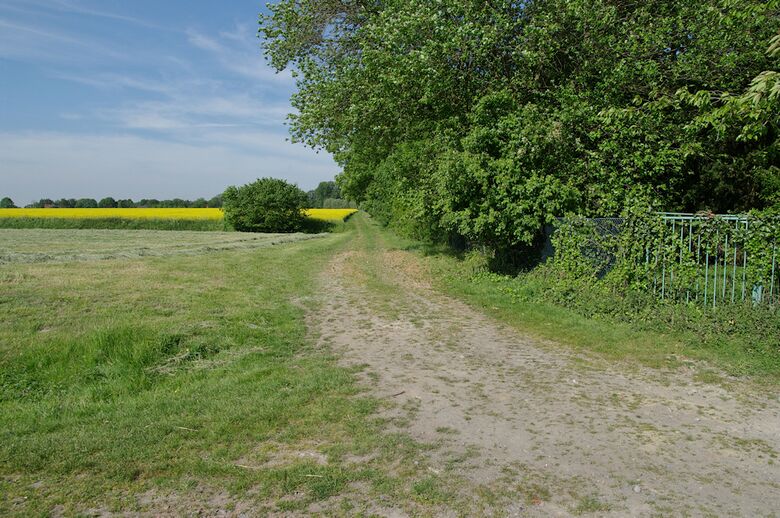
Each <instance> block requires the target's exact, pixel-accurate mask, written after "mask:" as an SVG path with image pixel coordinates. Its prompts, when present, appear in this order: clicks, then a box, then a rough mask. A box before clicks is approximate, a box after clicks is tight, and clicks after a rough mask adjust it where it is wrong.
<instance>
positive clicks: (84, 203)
mask: <svg viewBox="0 0 780 518" xmlns="http://www.w3.org/2000/svg"><path fill="white" fill-rule="evenodd" d="M97 206H98V203H97V201H96V200H95V199H93V198H81V199H79V200H77V201H76V208H77V209H96V208H97Z"/></svg>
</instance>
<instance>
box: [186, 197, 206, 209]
mask: <svg viewBox="0 0 780 518" xmlns="http://www.w3.org/2000/svg"><path fill="white" fill-rule="evenodd" d="M208 206H209V203H208V202H207V201H206V199H205V198H198V199H197V200H195V201H193V202H192V203H191V204H190V207H192V208H194V209H205V208H206V207H208Z"/></svg>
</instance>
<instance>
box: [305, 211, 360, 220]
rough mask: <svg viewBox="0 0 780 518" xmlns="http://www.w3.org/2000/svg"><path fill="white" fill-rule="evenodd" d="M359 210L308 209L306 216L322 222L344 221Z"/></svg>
mask: <svg viewBox="0 0 780 518" xmlns="http://www.w3.org/2000/svg"><path fill="white" fill-rule="evenodd" d="M356 212H357V209H306V216H307V217H309V218H311V219H319V220H322V221H344V220H345V219H347V218H348V217H349V216H351V215H352V214H354V213H356Z"/></svg>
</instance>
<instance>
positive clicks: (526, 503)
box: [313, 223, 780, 516]
mask: <svg viewBox="0 0 780 518" xmlns="http://www.w3.org/2000/svg"><path fill="white" fill-rule="evenodd" d="M358 227H359V237H358V239H357V244H356V245H355V246H354V247H353V249H352V250H351V251H348V252H344V253H342V254H340V255H338V256H337V257H336V258H335V259H334V260H333V262H332V263H331V265H330V268H329V269H328V270H327V271H326V272H325V275H324V276H323V278H322V283H323V292H324V293H327V294H328V299H329V303H328V304H326V305H324V309H322V310H321V312H320V313H319V314H317V315H314V316H313V322H314V324H315V326H316V328H317V329H318V330H319V333H320V335H321V340H322V342H323V344H327V345H328V346H329V347H332V348H333V349H334V350H335V351H336V352H337V353H339V354H340V355H341V356H342V357H343V362H344V363H345V364H358V365H363V364H365V365H367V369H366V371H365V372H366V376H365V384H366V386H368V387H370V391H371V392H372V393H373V394H374V395H375V396H377V397H379V398H382V399H384V400H387V401H391V402H394V403H395V404H392V405H390V406H389V408H388V409H387V410H386V411H385V416H386V417H387V418H388V419H389V423H390V424H389V425H388V428H389V429H391V430H396V431H397V430H401V431H403V432H405V433H408V434H410V435H411V436H412V437H413V438H415V439H417V440H419V441H422V442H426V443H431V444H435V445H436V447H435V448H433V449H432V450H431V453H430V456H429V457H427V458H426V459H425V462H427V463H428V464H429V465H430V468H429V469H430V470H431V471H432V472H433V473H437V474H441V476H442V477H445V478H447V477H448V478H452V479H453V480H454V479H459V480H461V483H460V484H461V485H460V487H461V489H462V491H463V492H464V494H467V495H473V497H474V498H475V499H476V498H486V495H487V498H489V499H492V501H493V503H492V504H491V505H492V506H493V507H492V508H493V509H494V510H495V511H497V512H498V514H508V515H516V516H526V515H530V516H568V515H571V514H581V513H587V512H592V513H595V514H596V515H612V516H655V515H663V516H669V515H674V516H678V515H685V516H687V515H691V516H708V515H714V516H777V515H778V514H779V513H780V458H778V452H779V451H780V403H779V402H778V401H777V399H774V400H773V399H767V398H761V397H757V396H755V395H747V394H736V393H732V392H729V391H727V390H726V389H724V388H721V387H719V386H713V385H704V384H698V383H695V382H693V381H692V379H691V376H690V375H686V374H684V373H660V372H657V371H649V370H647V371H638V372H637V371H632V372H631V373H630V374H629V373H626V370H625V369H620V368H619V366H616V365H601V364H599V363H598V362H596V363H595V365H597V366H594V362H589V361H583V359H582V358H578V357H576V356H574V355H569V354H567V353H566V351H565V349H564V348H562V347H557V346H555V345H550V344H541V343H535V342H534V341H533V340H530V339H529V338H527V337H524V336H523V335H522V334H520V333H518V332H517V331H514V330H512V329H509V328H507V327H506V326H503V325H501V324H498V323H497V322H495V321H493V320H492V319H490V318H488V317H487V316H485V315H483V314H481V313H479V312H477V311H475V310H474V309H472V308H470V307H468V306H467V305H465V304H464V303H462V302H460V301H457V300H454V299H452V298H449V297H447V296H444V295H442V294H440V293H438V292H437V291H436V290H434V289H433V288H432V287H431V286H430V285H429V284H428V282H427V279H426V275H425V274H424V272H423V271H422V270H421V268H420V263H419V260H418V259H417V258H416V257H415V256H414V255H413V254H410V253H406V252H401V251H392V250H389V249H388V248H387V247H385V246H383V243H382V242H381V240H382V238H381V235H380V234H378V233H377V232H376V230H373V229H372V228H371V227H370V226H368V225H366V224H365V223H361V224H360V225H358ZM621 371H622V372H621ZM387 514H390V513H387Z"/></svg>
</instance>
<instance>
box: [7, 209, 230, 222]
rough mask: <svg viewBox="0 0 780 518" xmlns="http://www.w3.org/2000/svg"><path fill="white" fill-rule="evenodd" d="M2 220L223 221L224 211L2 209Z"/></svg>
mask: <svg viewBox="0 0 780 518" xmlns="http://www.w3.org/2000/svg"><path fill="white" fill-rule="evenodd" d="M0 218H44V219H46V218H55V219H108V218H111V219H114V218H115V219H164V220H172V219H175V220H190V221H192V220H221V219H222V209H0Z"/></svg>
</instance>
